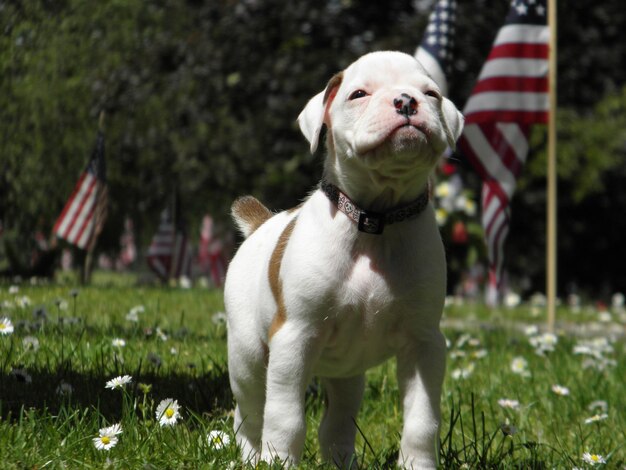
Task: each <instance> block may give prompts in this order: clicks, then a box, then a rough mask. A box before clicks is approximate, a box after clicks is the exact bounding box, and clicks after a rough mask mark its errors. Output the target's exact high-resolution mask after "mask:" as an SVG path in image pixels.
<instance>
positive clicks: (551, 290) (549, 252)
mask: <svg viewBox="0 0 626 470" xmlns="http://www.w3.org/2000/svg"><path fill="white" fill-rule="evenodd" d="M556 27H557V26H556V0H548V28H549V30H550V43H549V44H550V45H549V50H550V59H549V69H548V83H549V96H550V112H549V113H548V114H549V118H548V119H549V120H548V176H547V206H548V207H547V221H546V222H547V232H548V233H547V243H546V294H547V304H548V305H547V306H548V325H547V326H548V331H549V332H554V324H555V321H556V275H557V259H556V258H557V257H556V250H557V247H556V232H557V216H556V212H557V205H556V201H557V191H556V183H557V178H556V172H557V170H556V138H557V136H556V110H557V99H556V95H557V86H556V85H557V77H556V65H557V63H556V54H557V34H556V32H557V30H556Z"/></svg>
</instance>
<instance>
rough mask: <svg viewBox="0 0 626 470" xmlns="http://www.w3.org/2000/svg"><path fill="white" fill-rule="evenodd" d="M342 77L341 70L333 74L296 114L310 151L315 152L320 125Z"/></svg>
mask: <svg viewBox="0 0 626 470" xmlns="http://www.w3.org/2000/svg"><path fill="white" fill-rule="evenodd" d="M342 79H343V72H339V73H338V74H336V75H335V76H333V78H331V79H330V81H329V82H328V85H327V86H326V89H325V90H324V91H322V92H320V93H318V94H317V95H315V96H314V97H313V98H311V99H310V100H309V102H308V103H307V105H306V106H305V107H304V109H303V110H302V112H301V113H300V116H298V124H299V125H300V130H301V131H302V133H303V134H304V137H306V139H307V140H308V141H309V143H310V144H311V153H315V150H317V146H318V144H319V140H320V133H321V132H322V126H323V125H324V122H326V116H327V110H328V108H329V107H330V105H331V103H332V101H333V99H334V98H335V95H336V94H337V89H338V88H339V85H341V80H342Z"/></svg>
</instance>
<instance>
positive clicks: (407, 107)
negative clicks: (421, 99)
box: [393, 93, 417, 118]
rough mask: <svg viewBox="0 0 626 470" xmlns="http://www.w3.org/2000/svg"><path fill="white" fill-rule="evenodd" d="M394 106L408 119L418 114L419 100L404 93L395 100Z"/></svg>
mask: <svg viewBox="0 0 626 470" xmlns="http://www.w3.org/2000/svg"><path fill="white" fill-rule="evenodd" d="M393 106H394V107H395V108H396V112H397V113H398V114H400V115H402V116H404V117H406V118H408V117H409V116H413V115H415V114H417V100H416V99H415V98H413V97H412V96H410V95H407V94H406V93H402V94H401V95H400V96H398V97H397V98H395V99H394V100H393Z"/></svg>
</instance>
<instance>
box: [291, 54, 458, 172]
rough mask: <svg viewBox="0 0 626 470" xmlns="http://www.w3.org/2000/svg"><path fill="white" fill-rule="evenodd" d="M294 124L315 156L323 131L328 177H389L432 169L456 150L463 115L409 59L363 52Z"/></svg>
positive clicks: (398, 55)
mask: <svg viewBox="0 0 626 470" xmlns="http://www.w3.org/2000/svg"><path fill="white" fill-rule="evenodd" d="M298 123H299V125H300V129H301V130H302V133H303V134H304V136H305V137H306V138H307V140H308V141H309V142H310V144H311V151H312V152H314V151H315V149H316V148H317V146H318V143H319V139H320V131H321V129H322V126H323V125H326V126H327V128H328V133H327V147H328V154H329V157H328V158H329V160H330V162H329V161H327V168H326V171H327V172H328V171H331V172H335V173H345V172H346V171H347V172H350V171H351V170H350V169H349V168H358V170H359V171H360V172H361V173H362V174H363V172H374V173H377V172H378V173H381V174H383V175H385V179H386V180H389V179H390V176H393V175H394V174H398V175H404V174H407V172H409V173H415V172H419V173H423V172H430V170H431V169H432V168H433V166H434V165H435V163H436V161H437V159H438V158H439V156H441V154H442V153H443V152H444V151H445V149H446V148H447V147H454V145H455V142H456V140H457V138H458V137H459V135H460V134H461V131H462V128H463V116H462V115H461V113H460V112H459V111H458V110H457V109H456V107H455V106H454V105H453V104H452V102H451V101H450V100H448V99H447V98H445V97H443V96H442V94H441V91H440V90H439V87H438V86H437V84H436V83H435V82H434V81H433V80H432V78H430V76H429V75H428V73H427V71H426V70H425V69H424V67H423V66H422V65H421V64H420V63H419V62H418V61H417V60H416V59H415V58H414V57H412V56H410V55H408V54H404V53H401V52H390V51H385V52H374V53H371V54H367V55H365V56H363V57H361V58H360V59H358V60H357V61H356V62H354V63H353V64H352V65H350V66H349V67H348V68H347V69H346V70H344V71H343V72H340V73H339V74H337V75H335V76H334V77H333V78H332V79H331V80H330V82H329V83H328V85H327V87H326V89H325V90H324V91H322V92H321V93H319V94H318V95H316V96H315V97H314V98H312V99H311V100H310V101H309V103H308V104H307V105H306V107H305V108H304V110H303V111H302V113H301V114H300V116H299V118H298ZM370 176H371V175H370ZM391 180H393V178H391ZM390 184H393V181H391V183H390Z"/></svg>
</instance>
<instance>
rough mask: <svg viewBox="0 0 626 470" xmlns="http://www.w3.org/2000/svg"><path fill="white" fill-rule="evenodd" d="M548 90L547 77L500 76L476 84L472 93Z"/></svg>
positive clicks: (536, 91)
mask: <svg viewBox="0 0 626 470" xmlns="http://www.w3.org/2000/svg"><path fill="white" fill-rule="evenodd" d="M547 90H548V78H547V77H519V76H501V77H491V78H485V79H484V80H481V81H480V82H479V83H477V84H476V86H475V87H474V93H484V92H493V91H503V92H506V91H509V92H520V91H521V92H530V93H538V92H545V91H547Z"/></svg>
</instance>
